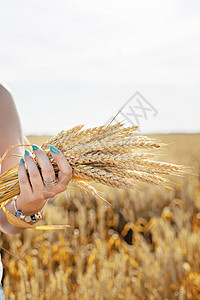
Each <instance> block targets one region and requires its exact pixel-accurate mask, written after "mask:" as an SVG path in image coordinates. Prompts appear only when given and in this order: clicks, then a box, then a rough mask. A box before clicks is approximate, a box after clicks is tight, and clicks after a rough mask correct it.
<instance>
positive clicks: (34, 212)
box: [13, 196, 47, 223]
mask: <svg viewBox="0 0 200 300" xmlns="http://www.w3.org/2000/svg"><path fill="white" fill-rule="evenodd" d="M17 199H18V197H17V196H15V197H13V205H14V210H15V213H14V215H15V217H17V218H19V219H21V220H23V221H25V222H26V223H35V222H36V221H38V220H39V219H42V213H43V210H44V207H45V206H46V203H47V200H45V203H44V204H43V206H42V207H41V204H40V209H34V208H33V207H32V208H30V209H28V211H27V212H26V211H25V210H26V209H23V208H24V207H23V208H22V209H21V206H20V205H19V204H18V202H17ZM30 210H31V211H30Z"/></svg>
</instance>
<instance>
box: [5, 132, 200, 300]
mask: <svg viewBox="0 0 200 300" xmlns="http://www.w3.org/2000/svg"><path fill="white" fill-rule="evenodd" d="M158 138H159V140H161V141H162V142H166V143H167V144H168V143H170V146H169V147H167V148H165V150H164V151H163V153H166V154H167V153H169V157H168V156H164V155H163V156H162V160H163V161H164V160H166V161H169V160H170V161H173V162H175V163H177V164H184V165H187V166H192V167H193V172H195V173H197V174H198V176H193V175H190V176H189V175H187V176H186V177H184V178H181V177H178V178H171V180H172V181H173V185H172V186H173V188H174V190H169V189H166V188H165V187H163V186H149V185H145V186H143V188H142V189H140V190H138V191H137V190H136V191H130V190H124V191H123V190H120V191H119V190H116V189H112V188H106V187H102V186H101V185H95V186H96V187H97V188H98V190H100V191H101V192H103V193H104V197H105V199H106V200H107V201H109V202H110V203H111V204H112V207H110V206H108V205H107V204H106V203H105V202H103V201H100V199H96V198H95V197H93V196H91V195H86V194H85V193H84V192H83V191H82V190H77V189H76V190H74V189H72V190H71V189H70V191H71V192H70V194H67V193H63V194H62V195H59V196H58V197H56V198H55V199H52V200H50V203H49V205H48V207H47V208H46V210H45V220H42V221H41V222H42V223H44V224H45V223H47V224H58V223H59V224H61V223H63V224H70V225H71V228H70V229H66V230H63V231H56V232H45V233H44V232H40V231H33V230H29V229H28V230H26V231H24V233H23V234H20V235H16V236H15V237H9V236H6V235H4V234H2V244H3V246H4V247H5V248H6V249H8V250H9V251H11V252H12V253H13V254H15V255H16V256H18V257H19V258H20V260H21V261H22V262H23V263H24V265H25V267H24V265H23V264H22V263H20V262H19V261H17V260H16V258H14V257H12V256H10V255H9V254H8V253H6V252H3V264H4V267H5V270H4V273H5V274H4V280H3V288H4V293H5V299H9V300H10V299H20V300H21V299H22V300H23V299H33V300H34V299H60V300H61V299H70V300H71V299H88V300H90V299H97V300H99V299H131V300H132V299H142V300H143V299H144V300H145V299H152V300H153V299H156V300H157V299H160V300H161V299H177V300H180V299H181V300H182V299H194V300H195V299H200V251H199V249H200V180H199V175H200V156H199V153H200V135H191V136H188V135H180V136H179V135H171V136H159V137H158ZM30 142H31V143H32V142H34V143H37V144H42V142H43V141H41V142H40V143H39V142H38V141H35V140H30ZM174 142H175V143H176V144H174Z"/></svg>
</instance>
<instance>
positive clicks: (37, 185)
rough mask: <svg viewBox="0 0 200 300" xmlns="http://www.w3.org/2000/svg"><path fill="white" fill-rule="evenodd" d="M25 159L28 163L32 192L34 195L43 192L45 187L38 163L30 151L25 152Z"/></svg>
mask: <svg viewBox="0 0 200 300" xmlns="http://www.w3.org/2000/svg"><path fill="white" fill-rule="evenodd" d="M24 159H25V161H26V166H27V169H28V173H29V178H30V182H31V185H32V190H33V192H34V193H38V192H40V191H41V190H42V188H43V185H44V184H43V181H42V178H41V175H40V172H39V170H38V167H37V166H36V163H35V161H34V159H33V157H32V155H31V153H30V152H29V151H28V150H25V155H24Z"/></svg>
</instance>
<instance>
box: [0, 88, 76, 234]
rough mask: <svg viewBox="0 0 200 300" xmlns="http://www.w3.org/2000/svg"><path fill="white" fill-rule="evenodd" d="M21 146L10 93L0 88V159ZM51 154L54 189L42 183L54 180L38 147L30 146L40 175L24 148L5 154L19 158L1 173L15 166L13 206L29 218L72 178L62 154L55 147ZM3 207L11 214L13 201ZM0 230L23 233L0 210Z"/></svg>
mask: <svg viewBox="0 0 200 300" xmlns="http://www.w3.org/2000/svg"><path fill="white" fill-rule="evenodd" d="M20 144H23V134H22V128H21V124H20V119H19V116H18V113H17V110H16V107H15V104H14V101H13V99H12V96H11V94H10V93H9V92H8V91H7V90H6V89H5V88H4V87H2V86H1V85H0V155H1V156H2V155H3V154H4V152H5V151H6V149H7V148H8V147H9V146H11V145H20ZM50 151H51V155H52V157H53V158H54V160H55V161H56V163H57V165H58V167H59V172H58V179H57V183H56V185H53V186H49V185H46V184H45V181H46V182H52V181H55V179H56V177H55V172H54V169H53V166H52V164H51V162H50V160H49V158H48V156H47V155H46V153H45V152H44V151H43V149H41V148H40V147H38V146H37V145H35V146H34V147H33V152H34V154H35V156H36V157H37V161H38V163H39V165H40V168H41V172H42V176H41V173H40V172H39V170H38V167H37V165H36V163H35V161H34V159H33V156H32V154H31V153H30V152H29V151H26V152H25V153H24V149H23V147H17V148H13V149H11V150H9V153H8V155H10V154H11V153H17V154H19V155H21V156H22V157H23V158H22V162H21V161H20V163H19V160H20V158H19V157H15V156H12V157H10V158H8V159H7V160H6V161H4V162H3V163H2V170H1V172H2V173H3V172H5V171H6V170H8V169H10V168H11V167H13V166H15V165H16V164H17V168H18V179H19V185H20V194H19V195H18V196H17V201H16V204H17V209H18V210H21V211H22V213H24V214H25V215H29V216H30V215H32V214H33V213H37V212H38V211H40V210H41V208H42V207H43V206H44V204H45V203H46V201H47V199H48V198H52V197H54V196H55V195H57V194H59V193H61V192H63V191H65V190H66V188H67V185H68V183H69V181H70V179H71V178H72V169H71V166H70V165H69V163H68V162H67V160H66V158H65V156H64V154H63V153H62V152H61V151H60V150H58V149H56V148H55V147H52V148H50ZM27 171H28V173H29V178H30V180H29V179H28V176H27ZM6 208H7V209H8V210H9V211H10V212H11V213H14V212H15V209H14V205H13V201H10V202H9V203H8V204H7V205H6ZM33 222H35V221H33ZM0 229H1V230H2V231H3V232H4V233H7V234H15V233H19V232H21V231H23V230H24V229H22V228H21V227H20V228H19V227H16V226H13V225H11V224H10V223H9V222H8V221H7V218H6V216H5V214H4V212H3V210H0Z"/></svg>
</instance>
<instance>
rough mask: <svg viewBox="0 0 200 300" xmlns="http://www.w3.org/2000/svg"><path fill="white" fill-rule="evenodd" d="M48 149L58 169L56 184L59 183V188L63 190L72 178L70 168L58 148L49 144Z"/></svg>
mask: <svg viewBox="0 0 200 300" xmlns="http://www.w3.org/2000/svg"><path fill="white" fill-rule="evenodd" d="M49 149H50V151H51V155H52V157H53V158H54V159H55V161H56V162H57V165H58V167H59V169H60V171H59V173H58V184H60V185H61V189H62V191H64V190H65V189H66V188H67V184H68V183H69V181H70V180H71V178H72V168H71V166H70V164H69V163H68V161H67V160H66V157H65V156H64V154H63V153H62V152H61V151H60V150H58V149H57V148H55V147H53V146H49Z"/></svg>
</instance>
